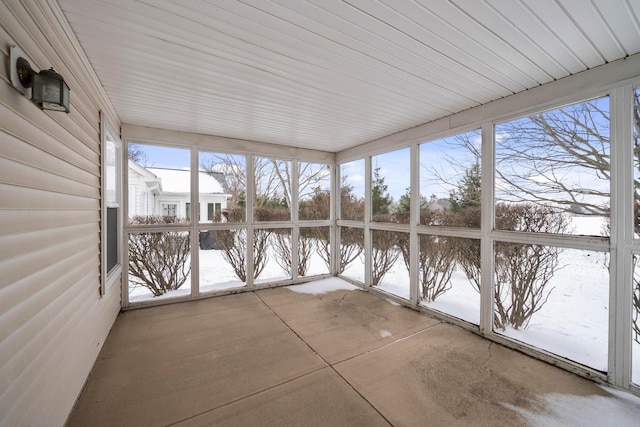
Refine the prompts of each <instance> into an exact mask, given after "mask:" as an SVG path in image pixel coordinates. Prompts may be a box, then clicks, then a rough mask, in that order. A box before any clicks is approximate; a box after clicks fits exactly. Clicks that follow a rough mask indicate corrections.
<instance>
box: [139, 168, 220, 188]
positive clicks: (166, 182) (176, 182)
mask: <svg viewBox="0 0 640 427" xmlns="http://www.w3.org/2000/svg"><path fill="white" fill-rule="evenodd" d="M147 170H148V171H149V172H151V173H153V174H154V175H155V176H157V177H158V178H160V180H161V183H162V191H164V192H166V193H184V194H188V193H189V192H190V191H191V172H190V171H189V169H164V168H147ZM198 179H199V181H198V187H199V191H200V193H217V194H223V193H224V188H222V185H221V184H220V182H219V181H218V180H217V179H216V178H214V177H213V176H211V175H209V174H208V173H206V172H199V178H198Z"/></svg>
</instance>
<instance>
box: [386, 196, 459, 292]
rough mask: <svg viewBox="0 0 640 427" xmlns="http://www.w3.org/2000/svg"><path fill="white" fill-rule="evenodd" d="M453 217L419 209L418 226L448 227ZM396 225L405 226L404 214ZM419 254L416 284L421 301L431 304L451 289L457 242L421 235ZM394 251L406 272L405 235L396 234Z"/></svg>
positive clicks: (397, 217)
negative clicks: (397, 237)
mask: <svg viewBox="0 0 640 427" xmlns="http://www.w3.org/2000/svg"><path fill="white" fill-rule="evenodd" d="M452 216H453V214H452V213H450V212H446V211H436V210H429V209H422V210H421V211H420V223H421V224H425V225H451V224H449V222H450V218H452ZM395 217H396V220H397V221H398V222H400V223H408V222H409V215H408V213H406V212H402V213H398V214H396V215H395ZM419 239H420V240H419V247H420V252H419V255H418V280H419V282H420V291H421V297H422V299H424V300H426V301H435V300H436V298H438V297H439V296H440V295H442V294H444V293H445V292H446V291H448V290H449V289H451V275H452V274H453V271H454V269H455V266H456V261H457V252H456V251H457V249H458V246H459V245H460V242H459V240H464V239H456V238H453V237H443V236H433V235H426V234H421V235H420V236H419ZM398 247H399V249H400V251H401V253H402V258H403V260H404V263H405V266H406V267H407V270H408V269H409V265H410V261H409V259H410V258H409V257H410V249H409V235H408V234H406V233H401V234H399V239H398Z"/></svg>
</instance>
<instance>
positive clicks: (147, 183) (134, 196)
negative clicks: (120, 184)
mask: <svg viewBox="0 0 640 427" xmlns="http://www.w3.org/2000/svg"><path fill="white" fill-rule="evenodd" d="M190 179H191V178H190V172H189V170H184V169H165V168H152V167H148V168H145V167H142V166H140V165H139V164H137V163H136V162H134V161H132V160H129V217H134V216H136V215H141V216H151V215H158V216H160V215H161V216H177V217H183V218H189V217H190V215H191V192H190V188H191V181H190ZM198 186H199V193H200V196H199V209H198V221H199V222H213V221H214V220H217V221H219V220H220V218H221V213H222V210H223V209H225V208H226V207H227V200H228V199H229V197H231V194H230V192H229V190H228V188H227V185H226V181H225V179H224V174H222V173H220V172H212V173H208V172H204V171H200V173H199V181H198Z"/></svg>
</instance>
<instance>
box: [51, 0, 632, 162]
mask: <svg viewBox="0 0 640 427" xmlns="http://www.w3.org/2000/svg"><path fill="white" fill-rule="evenodd" d="M57 1H58V3H59V5H60V7H61V9H62V11H63V13H64V16H66V18H67V20H68V21H69V23H70V27H71V29H72V30H73V32H74V33H75V35H76V36H77V38H78V40H79V42H80V45H81V46H82V48H83V50H84V51H85V53H86V54H87V56H88V59H89V61H90V63H91V64H92V66H93V68H94V69H95V71H96V74H97V76H98V78H99V79H100V82H102V84H103V86H104V88H105V90H106V93H107V94H108V96H109V97H110V99H111V101H112V103H113V105H114V107H115V109H116V111H117V113H118V115H119V117H120V119H121V120H122V122H123V123H125V124H132V125H140V126H148V127H151V128H160V129H170V130H176V131H185V132H192V133H195V134H204V135H218V136H223V137H231V138H240V139H244V140H254V141H262V142H270V143H277V144H283V145H288V146H294V147H303V148H313V149H318V150H324V151H328V152H339V151H341V150H344V149H347V148H350V147H354V146H356V145H360V144H362V143H365V142H368V141H372V140H375V139H378V138H381V137H385V136H387V135H390V134H394V133H396V132H399V131H402V130H404V129H408V128H412V127H415V126H417V125H419V124H422V123H427V122H432V121H434V120H436V119H438V118H442V117H446V116H451V115H453V114H455V113H457V112H461V111H463V110H467V109H469V108H472V107H475V106H478V105H483V104H487V103H489V102H491V101H493V100H497V99H500V98H504V97H508V96H509V95H512V94H515V93H520V92H524V91H527V90H529V89H532V88H535V87H537V86H540V85H544V84H546V83H550V82H554V81H556V80H559V79H562V78H564V77H567V76H571V75H574V74H577V73H580V72H582V71H586V70H589V69H592V68H595V67H598V66H601V65H604V64H607V63H610V62H613V61H617V60H621V59H623V58H627V57H629V56H633V55H637V54H638V53H639V52H640V25H639V23H640V2H639V1H637V0H591V1H576V0H548V1H540V0H511V1H493V0H484V1H479V0H478V1H463V0H450V1H425V0H420V1H393V0H376V1H369V0H352V1H325V0H307V1H283V0H257V1H256V0H248V1H224V2H223V1H209V2H195V1H189V2H171V1H165V0H147V1H145V2H134V1H120V0H57Z"/></svg>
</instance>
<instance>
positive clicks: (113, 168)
mask: <svg viewBox="0 0 640 427" xmlns="http://www.w3.org/2000/svg"><path fill="white" fill-rule="evenodd" d="M104 154H105V159H104V166H105V182H106V185H105V190H106V191H105V194H104V195H105V204H106V206H108V207H117V206H118V203H119V202H120V201H119V199H118V193H117V189H118V174H119V168H118V160H119V159H120V153H119V152H118V146H117V145H116V143H115V142H114V141H113V139H112V138H111V136H110V135H109V134H108V133H107V134H106V145H105V152H104Z"/></svg>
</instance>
